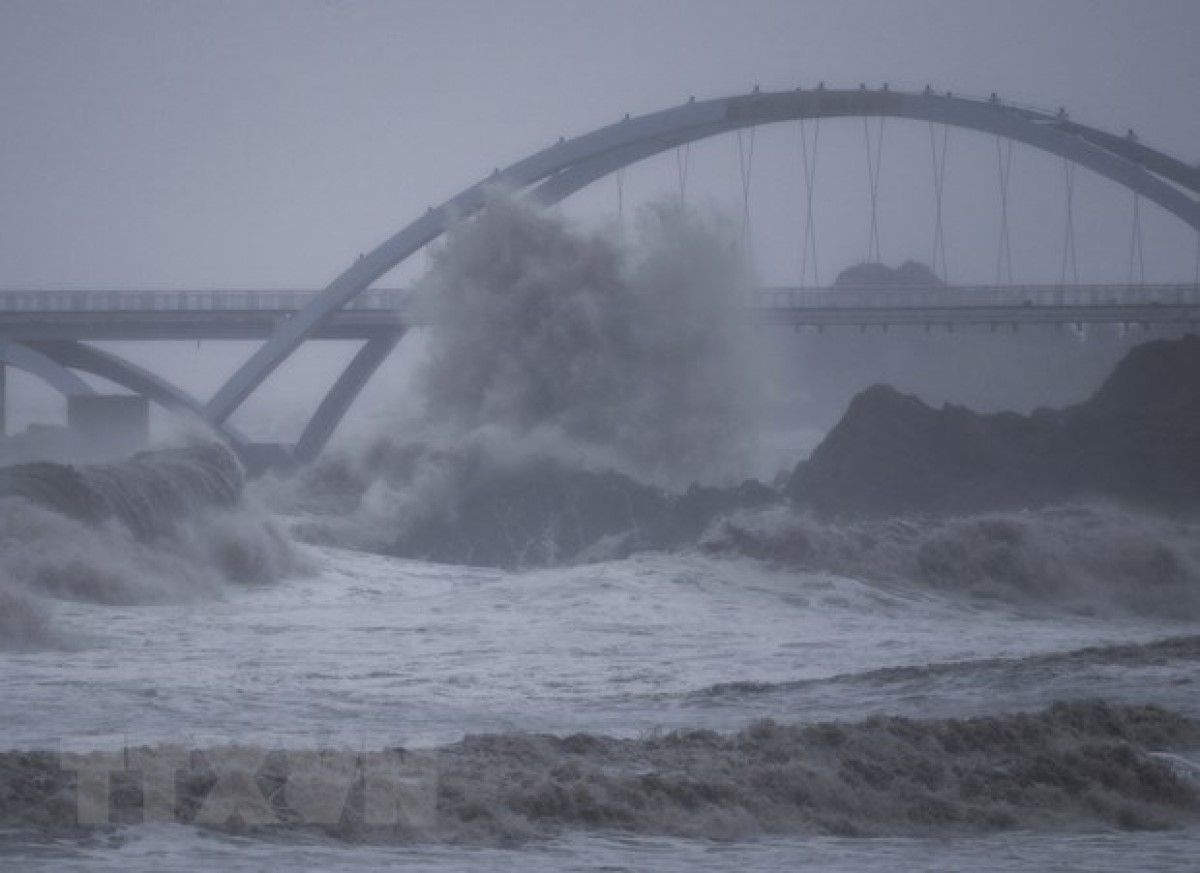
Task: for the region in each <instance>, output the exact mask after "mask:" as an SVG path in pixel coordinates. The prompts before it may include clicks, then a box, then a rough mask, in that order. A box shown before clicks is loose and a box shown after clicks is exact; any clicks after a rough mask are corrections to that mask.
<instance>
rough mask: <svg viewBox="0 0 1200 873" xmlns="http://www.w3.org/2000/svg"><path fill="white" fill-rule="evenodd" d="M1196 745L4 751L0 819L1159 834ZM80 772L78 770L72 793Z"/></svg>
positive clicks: (409, 833) (882, 739)
mask: <svg viewBox="0 0 1200 873" xmlns="http://www.w3.org/2000/svg"><path fill="white" fill-rule="evenodd" d="M1197 748H1200V722H1197V721H1195V720H1192V719H1188V718H1186V717H1183V716H1180V715H1177V714H1174V713H1171V712H1169V711H1166V710H1163V709H1160V708H1157V707H1153V706H1131V707H1126V706H1116V705H1112V704H1107V703H1102V702H1079V703H1058V704H1055V705H1053V706H1051V707H1049V708H1048V709H1045V710H1043V711H1041V712H1036V713H1021V714H1013V715H1003V716H990V717H982V718H972V719H945V720H917V719H907V718H898V717H875V718H870V719H867V720H865V721H858V722H842V723H823V724H816V725H807V726H805V725H785V724H778V723H776V722H773V721H760V722H756V723H754V724H752V725H751V726H750V727H749V728H747V729H746V730H743V731H741V732H739V733H736V734H732V735H729V734H718V733H714V732H712V731H706V730H692V731H677V732H672V733H669V734H662V735H652V736H646V737H642V738H640V739H614V738H611V737H606V736H599V735H594V734H575V735H572V736H566V737H556V736H550V735H539V734H492V735H479V736H468V737H466V738H464V739H463V740H462V741H461V742H459V743H455V744H453V745H449V746H444V747H440V748H437V749H432V750H428V751H406V750H403V749H385V750H381V751H379V752H361V751H359V752H340V751H337V750H326V751H325V752H322V753H315V752H311V751H309V752H303V751H297V752H289V751H287V750H275V751H270V750H266V749H257V748H253V747H237V748H209V749H201V750H187V749H182V748H176V747H151V748H136V749H126V750H124V752H123V753H120V752H118V753H112V752H109V753H101V752H96V753H94V754H92V756H91V757H92V758H94V759H95V760H90V759H89V756H88V755H83V756H82V757H81V756H75V757H74V758H73V759H72V761H71V762H69V766H66V767H63V768H60V766H59V765H60V763H62V761H61V760H60V759H59V758H58V757H57V756H56V755H54V754H53V753H50V752H7V753H0V772H2V773H3V776H4V782H5V784H6V785H9V786H11V790H10V791H9V792H8V793H7V794H6V796H5V797H4V798H3V803H0V824H2V825H4V826H7V827H22V826H28V825H38V826H42V827H46V826H51V827H53V826H57V827H70V826H73V825H75V824H76V822H77V816H78V815H79V813H80V810H81V809H84V808H86V809H87V810H88V811H89V814H90V815H91V816H92V817H91V818H90V819H89V821H90V823H93V824H107V823H108V822H109V821H112V822H137V821H141V820H144V818H145V817H147V816H148V815H149V814H150V813H153V815H154V816H155V817H157V818H162V817H167V818H173V819H174V820H178V821H183V822H185V823H191V824H195V825H200V826H207V827H215V828H217V829H233V830H236V831H238V832H240V833H243V834H249V835H254V834H257V835H260V836H268V837H269V836H270V835H271V834H272V833H278V832H280V831H281V830H296V829H300V830H313V831H316V832H319V833H325V834H327V835H329V836H333V837H335V838H341V839H348V840H353V841H363V840H365V841H370V842H385V843H386V842H397V841H400V842H414V841H416V842H450V843H464V842H465V843H476V844H512V843H514V842H516V843H519V842H521V841H524V840H528V839H536V838H542V837H547V836H553V835H556V834H558V833H561V832H564V831H601V832H605V831H607V832H624V833H636V834H643V835H674V836H686V837H701V838H708V839H713V838H717V839H735V838H743V837H751V836H755V835H761V834H802V835H806V834H836V835H842V836H874V835H935V834H936V835H950V834H962V833H980V832H989V831H1001V830H1012V829H1037V830H1043V831H1044V830H1063V829H1074V828H1079V827H1097V826H1098V827H1105V828H1109V827H1115V828H1121V829H1132V830H1137V829H1158V828H1166V827H1172V826H1188V825H1194V824H1195V823H1196V822H1197V821H1198V820H1200V782H1198V781H1197V768H1196V764H1195V763H1194V762H1192V761H1191V760H1190V758H1189V757H1188V755H1189V754H1190V752H1189V750H1195V749H1197ZM130 761H133V762H135V764H129V763H128V762H130ZM125 768H132V769H135V770H139V771H140V772H139V774H135V773H129V772H126V770H125ZM98 770H99V771H100V772H102V773H103V775H104V776H105V777H107V778H104V779H102V780H99V781H98V780H97V779H96V778H95V775H94V774H95V773H96V772H97V771H98ZM103 771H108V772H103ZM79 772H90V773H92V774H93V775H92V777H91V778H90V779H89V780H88V781H87V784H86V786H85V785H84V784H83V780H82V779H80V778H79V777H78V776H77V775H75V774H78V773H79ZM139 775H140V776H141V779H139ZM151 777H153V778H154V780H155V782H156V784H153V785H152V784H150V781H149V780H150V779H151ZM143 780H145V781H143ZM139 783H140V784H139ZM85 792H86V803H87V806H86V807H82V806H81V805H80V798H81V796H83V795H84V793H85ZM381 801H383V803H381ZM97 809H99V810H101V812H102V813H103V815H102V817H101V816H97V815H96V814H95V811H96V810H97ZM97 819H99V821H97Z"/></svg>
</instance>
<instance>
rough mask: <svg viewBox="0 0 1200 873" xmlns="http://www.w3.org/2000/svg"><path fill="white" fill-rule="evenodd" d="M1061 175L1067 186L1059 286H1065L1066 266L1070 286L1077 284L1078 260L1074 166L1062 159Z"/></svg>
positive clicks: (1072, 163)
mask: <svg viewBox="0 0 1200 873" xmlns="http://www.w3.org/2000/svg"><path fill="white" fill-rule="evenodd" d="M1063 173H1064V178H1065V179H1066V185H1067V218H1066V227H1065V229H1064V231H1063V261H1062V273H1061V274H1060V275H1059V284H1060V285H1066V284H1067V265H1068V264H1070V266H1071V284H1072V285H1078V284H1079V259H1078V255H1077V249H1076V247H1075V164H1074V162H1073V161H1070V160H1067V159H1066V158H1063Z"/></svg>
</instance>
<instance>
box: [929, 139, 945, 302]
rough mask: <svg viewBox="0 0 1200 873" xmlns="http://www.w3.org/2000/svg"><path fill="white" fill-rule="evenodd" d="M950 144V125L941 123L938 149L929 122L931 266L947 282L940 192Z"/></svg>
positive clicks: (942, 188)
mask: <svg viewBox="0 0 1200 873" xmlns="http://www.w3.org/2000/svg"><path fill="white" fill-rule="evenodd" d="M949 144H950V125H948V124H943V125H942V143H941V149H940V151H939V149H938V141H937V137H936V136H935V135H934V124H933V122H932V121H931V122H929V148H930V151H931V153H932V155H933V197H934V209H933V215H934V226H933V262H932V263H931V264H930V266H931V267H933V271H934V273H937V274H938V275H939V276H941V278H942V281H943V282H949V281H950V276H949V272H950V271H949V269H948V268H947V267H946V230H945V225H944V224H943V222H942V202H943V198H942V192H943V191H945V187H946V148H947V146H948V145H949Z"/></svg>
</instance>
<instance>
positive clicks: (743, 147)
mask: <svg viewBox="0 0 1200 873" xmlns="http://www.w3.org/2000/svg"><path fill="white" fill-rule="evenodd" d="M756 131H757V128H754V127H751V128H750V130H749V136H748V138H747V139H743V136H742V134H743V133H744V131H742V130H740V129H739V130H738V132H737V140H738V169H739V170H740V171H741V177H742V251H743V252H744V253H746V254H747V256H748V255H749V253H750V246H751V239H750V177H751V174H752V172H753V170H754V134H755V132H756Z"/></svg>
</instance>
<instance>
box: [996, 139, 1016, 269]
mask: <svg viewBox="0 0 1200 873" xmlns="http://www.w3.org/2000/svg"><path fill="white" fill-rule="evenodd" d="M1012 146H1013V143H1012V140H1011V139H1009V140H1002V139H1001V137H999V136H997V137H996V164H997V166H998V167H999V170H1000V246H999V250H998V251H997V253H996V284H997V285H1000V284H1003V282H1004V273H1005V270H1007V272H1008V281H1009V282H1010V283H1011V282H1012V281H1013V253H1012V235H1011V234H1010V233H1009V230H1008V182H1009V179H1010V178H1011V176H1012Z"/></svg>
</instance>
